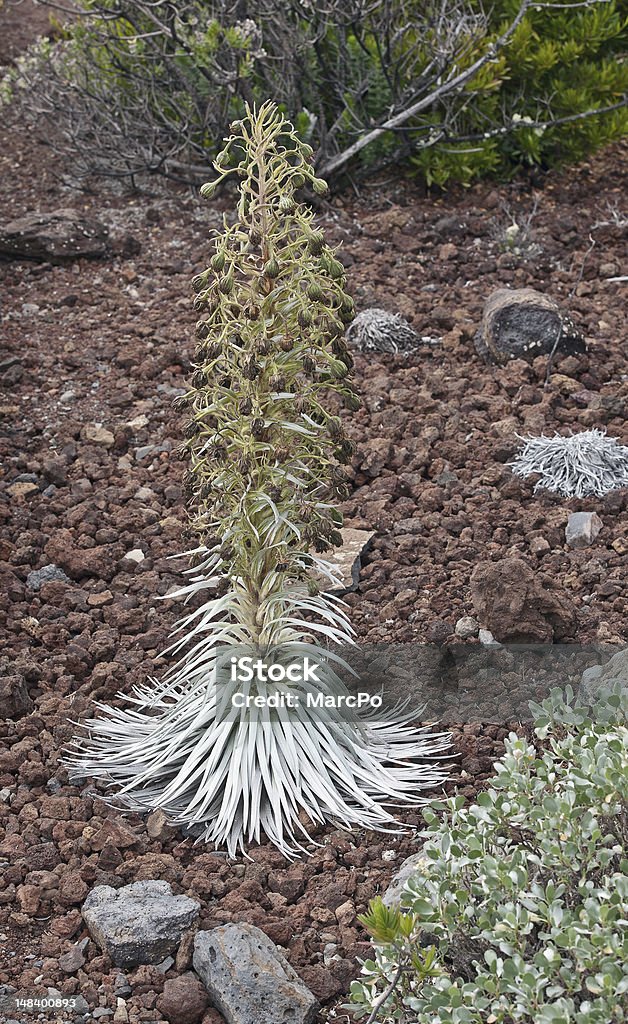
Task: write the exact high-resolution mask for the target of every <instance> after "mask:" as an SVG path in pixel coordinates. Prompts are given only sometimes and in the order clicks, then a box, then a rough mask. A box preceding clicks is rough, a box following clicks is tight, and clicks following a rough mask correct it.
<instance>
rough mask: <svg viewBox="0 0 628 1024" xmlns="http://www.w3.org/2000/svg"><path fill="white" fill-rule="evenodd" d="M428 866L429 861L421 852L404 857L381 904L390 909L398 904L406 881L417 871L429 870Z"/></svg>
mask: <svg viewBox="0 0 628 1024" xmlns="http://www.w3.org/2000/svg"><path fill="white" fill-rule="evenodd" d="M429 865H430V859H429V857H426V855H425V854H424V853H423V851H422V850H419V852H418V853H413V854H411V855H410V857H406V859H405V860H404V861H403V863H402V864H401V865H400V867H399V870H398V871H397V873H396V875H395V876H394V877H393V879H392V881H391V883H390V885H389V886H388V888H387V889H386V892H385V893H384V895H383V896H382V903H384V904H385V906H387V907H392V906H393V905H394V904H395V903H399V900H400V899H401V894H402V892H403V887H404V885H405V884H406V882H407V881H408V879H409V878H411V877H412V875H416V874H417V872H419V871H425V870H426V869H428V868H429Z"/></svg>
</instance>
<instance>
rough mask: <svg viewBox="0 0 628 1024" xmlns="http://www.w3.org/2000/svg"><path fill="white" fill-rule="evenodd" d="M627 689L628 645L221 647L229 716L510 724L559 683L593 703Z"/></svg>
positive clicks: (221, 704) (222, 705) (222, 691)
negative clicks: (617, 687) (604, 693)
mask: <svg viewBox="0 0 628 1024" xmlns="http://www.w3.org/2000/svg"><path fill="white" fill-rule="evenodd" d="M618 681H619V682H620V683H621V684H622V685H623V687H624V688H626V689H628V646H626V647H619V646H610V645H593V644H592V645H577V644H557V645H552V644H510V645H501V644H489V645H481V644H479V645H478V644H452V645H448V646H442V647H441V646H436V645H431V644H370V645H368V644H366V645H364V644H363V645H356V646H351V647H349V646H347V647H342V648H335V649H328V650H322V649H320V648H316V647H314V646H311V647H308V646H307V645H305V644H286V645H283V646H282V647H279V648H275V649H274V650H272V651H261V650H259V649H255V650H254V649H251V648H244V647H243V648H234V647H229V648H221V650H220V652H219V659H218V667H217V670H216V684H215V685H216V692H215V698H216V705H217V707H218V709H219V717H221V718H224V719H225V720H229V721H241V722H243V723H244V722H259V723H260V724H261V723H263V722H264V721H268V720H270V719H274V718H279V719H281V720H283V721H291V720H294V721H299V722H307V721H321V722H328V723H329V722H336V723H339V722H342V721H345V722H357V721H358V720H363V719H364V718H366V719H370V720H371V721H383V720H384V719H386V718H389V717H391V716H395V715H401V716H402V717H404V718H408V719H409V720H413V721H422V722H442V723H444V724H447V723H452V724H453V723H458V722H460V723H466V722H491V723H496V724H498V725H512V724H513V723H515V722H529V721H531V720H532V717H533V716H532V713H531V710H530V702H531V701H532V702H535V703H539V702H541V701H543V700H544V699H545V698H546V697H548V696H549V694H550V691H552V690H553V689H555V688H556V687H558V688H560V689H561V690H562V691H565V690H566V689H567V687H568V686H570V687H571V688H572V689H573V690H574V691H575V692H576V693H577V694H578V695H579V700H580V702H581V703H582V702H584V703H587V704H592V703H594V702H595V699H596V695H597V693H598V691H599V689H600V687H601V686H606V685H608V684H609V683H613V682H618Z"/></svg>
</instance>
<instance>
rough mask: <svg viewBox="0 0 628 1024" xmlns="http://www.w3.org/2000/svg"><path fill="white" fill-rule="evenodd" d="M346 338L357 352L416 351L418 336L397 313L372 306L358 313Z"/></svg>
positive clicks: (419, 342)
mask: <svg viewBox="0 0 628 1024" xmlns="http://www.w3.org/2000/svg"><path fill="white" fill-rule="evenodd" d="M347 340H348V341H349V342H350V343H351V345H352V346H353V348H355V349H356V350H357V351H358V352H392V353H394V354H397V353H399V352H401V353H404V352H415V351H416V349H417V348H419V346H420V345H421V339H420V338H419V336H418V334H417V333H416V331H414V330H413V328H412V327H411V326H410V324H409V323H408V321H407V320H404V318H403V317H402V316H401V315H400V314H399V313H387V312H386V310H385V309H379V308H377V307H374V308H373V309H364V310H362V312H361V313H358V315H357V316H356V318H355V320H354V321H353V323H352V324H351V325H350V326H349V327H348V328H347Z"/></svg>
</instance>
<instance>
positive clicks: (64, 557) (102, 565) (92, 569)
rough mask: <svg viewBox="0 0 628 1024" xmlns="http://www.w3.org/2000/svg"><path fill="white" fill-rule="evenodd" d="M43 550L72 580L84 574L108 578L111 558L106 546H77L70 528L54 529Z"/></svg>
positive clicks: (84, 575)
mask: <svg viewBox="0 0 628 1024" xmlns="http://www.w3.org/2000/svg"><path fill="white" fill-rule="evenodd" d="M45 551H46V554H47V555H48V558H51V559H52V560H53V562H55V563H56V564H58V565H59V566H60V567H61V568H62V569H63V570H64V572H66V573H67V574H68V576H69V577H70V579H72V580H82V579H84V578H85V577H86V576H95V577H97V578H99V579H105V578H107V577H109V578H110V569H111V559H110V558H109V555H108V550H107V548H106V547H104V546H100V547H95V548H78V547H77V546H76V537H75V536H74V534H73V533H71V531H70V530H57V531H55V533H54V534H53V536H52V537H51V538H50V540H49V541H48V543H47V544H46V548H45Z"/></svg>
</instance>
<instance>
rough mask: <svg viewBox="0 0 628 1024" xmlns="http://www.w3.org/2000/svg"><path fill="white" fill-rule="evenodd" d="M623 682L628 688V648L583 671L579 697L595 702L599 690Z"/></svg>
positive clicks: (624, 687) (585, 700) (624, 686)
mask: <svg viewBox="0 0 628 1024" xmlns="http://www.w3.org/2000/svg"><path fill="white" fill-rule="evenodd" d="M617 683H620V684H621V688H622V690H624V691H625V690H627V689H628V648H625V649H624V650H622V651H618V652H617V654H614V655H613V657H612V658H610V660H609V661H607V662H606V664H605V665H592V666H591V668H587V669H585V671H584V672H583V673H582V679H581V681H580V687H579V689H578V697H579V699H580V700H581V701H583V702H584V703H585V704H590V703H593V704H594V703H595V701H596V699H597V697H598V694H599V691H600V690H601V689H604V688H606V687H607V686H614V685H616V684H617Z"/></svg>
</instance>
